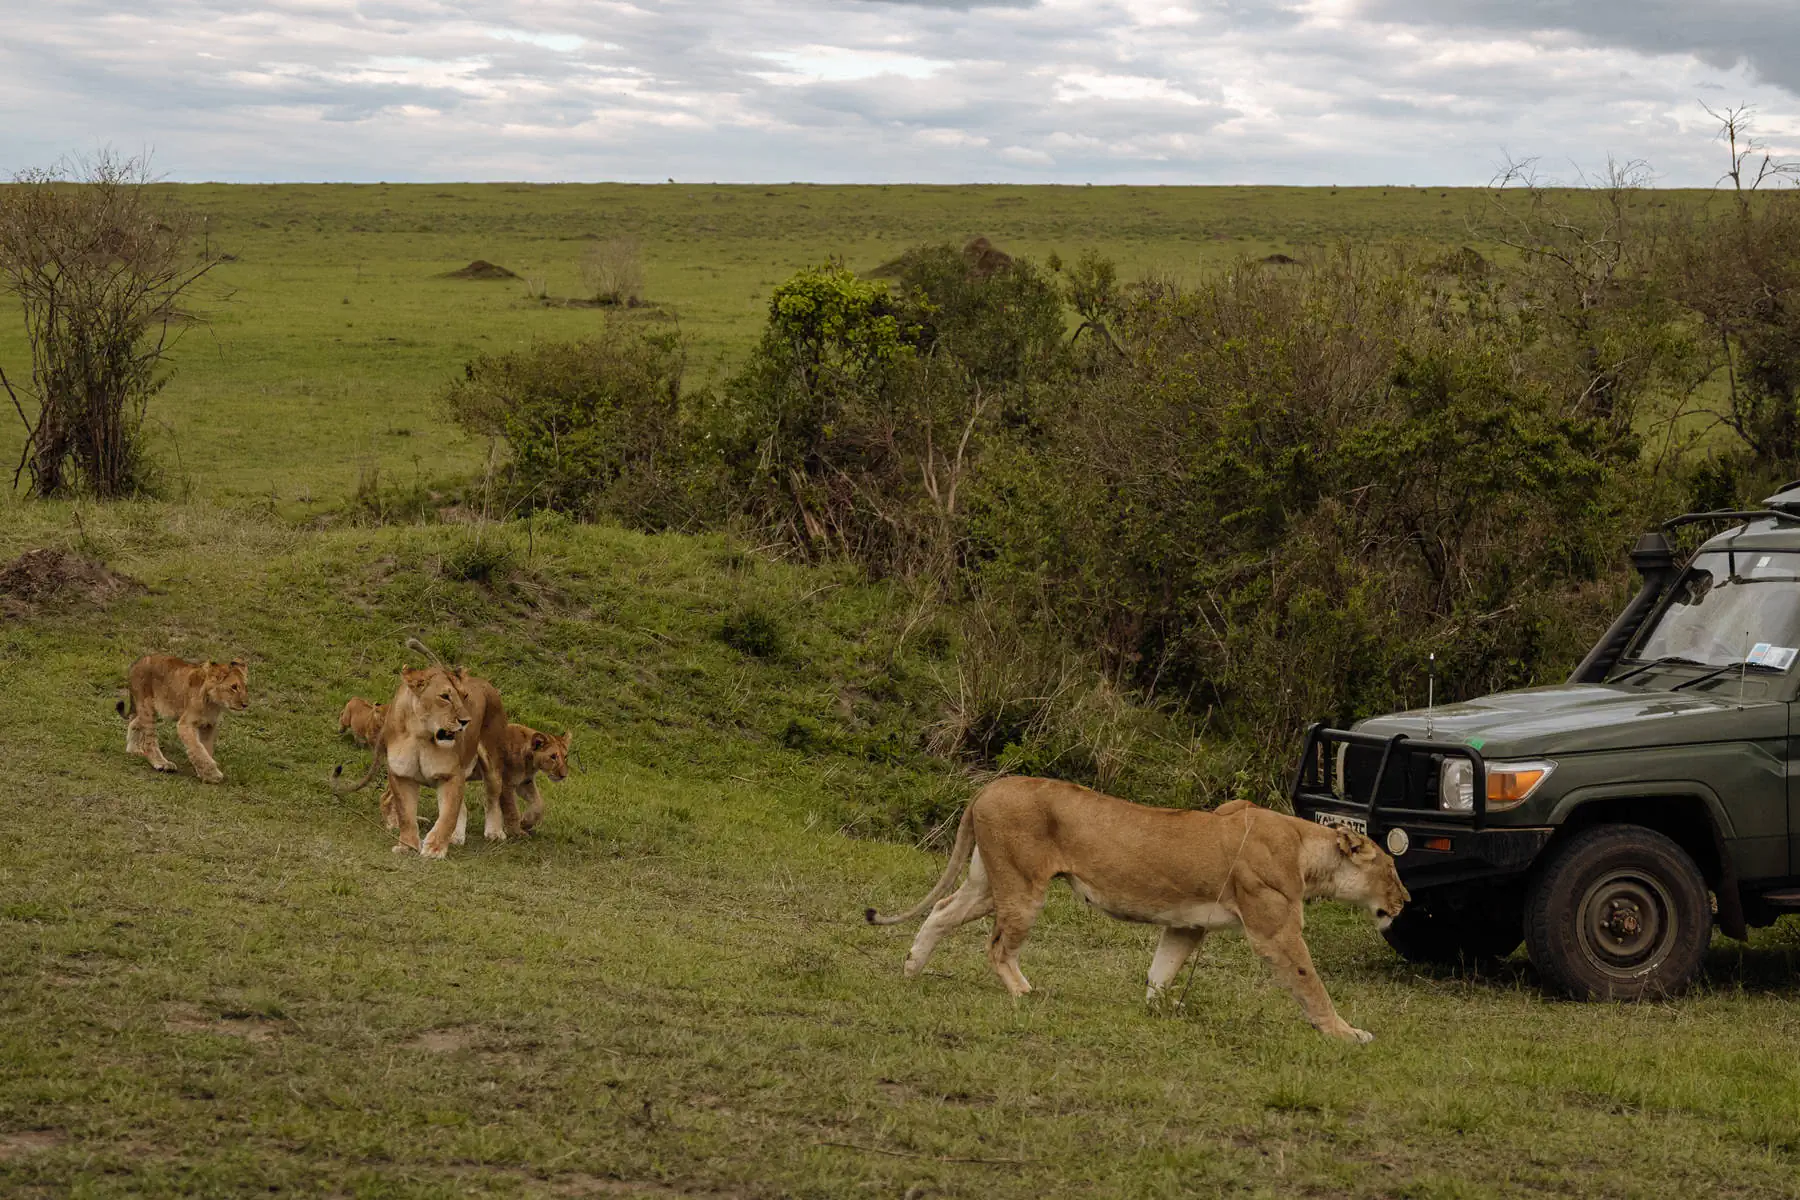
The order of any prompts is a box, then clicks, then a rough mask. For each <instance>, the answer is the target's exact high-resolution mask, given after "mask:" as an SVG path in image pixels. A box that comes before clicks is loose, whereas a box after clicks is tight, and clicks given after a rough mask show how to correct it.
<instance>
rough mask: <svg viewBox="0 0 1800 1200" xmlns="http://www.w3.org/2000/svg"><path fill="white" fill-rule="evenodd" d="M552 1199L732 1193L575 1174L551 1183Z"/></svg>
mask: <svg viewBox="0 0 1800 1200" xmlns="http://www.w3.org/2000/svg"><path fill="white" fill-rule="evenodd" d="M544 1190H545V1192H546V1193H547V1194H548V1195H551V1196H641V1197H644V1198H645V1200H650V1198H651V1197H655V1198H657V1200H665V1198H666V1200H682V1198H683V1197H701V1196H705V1197H709V1198H710V1200H729V1197H730V1196H731V1195H732V1194H733V1193H726V1192H712V1191H683V1190H681V1189H678V1188H671V1187H664V1186H663V1185H662V1184H660V1183H649V1182H644V1181H639V1180H632V1179H603V1178H601V1177H600V1176H598V1175H585V1174H581V1173H579V1172H575V1173H572V1174H568V1175H558V1176H556V1177H555V1178H554V1179H551V1180H550V1181H548V1183H547V1184H546V1185H545V1188H544Z"/></svg>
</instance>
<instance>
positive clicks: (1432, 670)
mask: <svg viewBox="0 0 1800 1200" xmlns="http://www.w3.org/2000/svg"><path fill="white" fill-rule="evenodd" d="M1425 661H1426V662H1427V663H1428V664H1429V665H1428V666H1427V667H1426V668H1425V736H1426V737H1428V738H1430V737H1435V736H1436V734H1435V732H1434V731H1433V729H1432V726H1431V718H1432V709H1434V708H1435V707H1436V706H1437V651H1435V650H1433V651H1432V652H1431V653H1430V654H1428V655H1427V656H1426V659H1425Z"/></svg>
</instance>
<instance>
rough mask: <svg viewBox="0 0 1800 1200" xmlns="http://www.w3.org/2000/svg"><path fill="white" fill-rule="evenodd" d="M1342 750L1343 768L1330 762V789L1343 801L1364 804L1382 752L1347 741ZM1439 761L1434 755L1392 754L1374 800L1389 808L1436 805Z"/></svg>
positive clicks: (1374, 747)
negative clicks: (1378, 792)
mask: <svg viewBox="0 0 1800 1200" xmlns="http://www.w3.org/2000/svg"><path fill="white" fill-rule="evenodd" d="M1342 750H1343V757H1342V759H1341V760H1340V761H1341V764H1342V769H1341V770H1340V769H1339V765H1338V764H1337V763H1334V764H1332V768H1331V772H1332V779H1331V784H1332V787H1331V790H1332V791H1333V792H1334V793H1336V794H1337V795H1338V796H1340V797H1342V798H1344V799H1346V800H1351V801H1354V802H1355V803H1357V804H1367V803H1368V802H1369V789H1370V787H1371V786H1372V784H1373V783H1374V780H1375V772H1376V771H1377V770H1378V769H1379V768H1380V766H1381V755H1382V751H1381V749H1380V748H1379V747H1376V746H1357V745H1348V744H1347V745H1344V746H1343V747H1342ZM1440 761H1441V759H1440V757H1439V756H1438V755H1435V754H1407V753H1398V754H1394V755H1392V756H1391V757H1389V759H1388V765H1387V773H1386V775H1385V777H1384V778H1383V779H1382V781H1381V792H1380V794H1379V796H1378V798H1377V802H1378V803H1380V804H1381V805H1382V806H1384V807H1390V808H1429V809H1435V808H1436V807H1437V806H1438V764H1439V762H1440Z"/></svg>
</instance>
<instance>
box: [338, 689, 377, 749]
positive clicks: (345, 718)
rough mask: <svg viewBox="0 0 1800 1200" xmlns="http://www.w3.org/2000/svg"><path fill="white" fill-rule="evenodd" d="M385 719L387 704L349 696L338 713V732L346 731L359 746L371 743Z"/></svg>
mask: <svg viewBox="0 0 1800 1200" xmlns="http://www.w3.org/2000/svg"><path fill="white" fill-rule="evenodd" d="M386 720H387V705H385V704H370V703H369V702H368V701H367V700H364V699H363V698H362V697H361V696H352V697H350V701H349V703H347V704H345V705H344V711H343V712H341V713H339V714H338V732H339V733H343V732H345V731H348V732H349V734H350V739H351V740H352V741H354V742H355V743H356V744H357V745H359V746H369V745H373V744H374V742H375V734H376V731H378V730H379V729H380V728H381V726H382V722H384V721H386Z"/></svg>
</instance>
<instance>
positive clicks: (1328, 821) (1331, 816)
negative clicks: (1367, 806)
mask: <svg viewBox="0 0 1800 1200" xmlns="http://www.w3.org/2000/svg"><path fill="white" fill-rule="evenodd" d="M1313 820H1315V821H1317V822H1318V823H1319V824H1321V825H1327V826H1330V827H1331V828H1332V829H1350V830H1354V831H1355V832H1357V833H1360V834H1362V835H1363V836H1364V837H1367V836H1368V835H1369V820H1368V818H1367V817H1351V816H1346V815H1345V814H1343V813H1334V812H1322V813H1314V814H1313Z"/></svg>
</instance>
